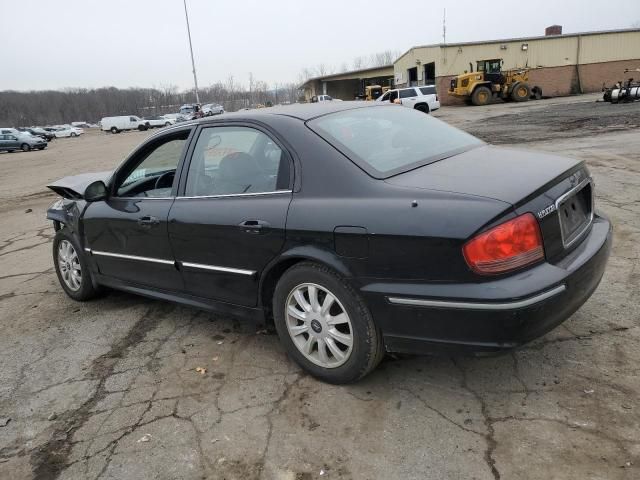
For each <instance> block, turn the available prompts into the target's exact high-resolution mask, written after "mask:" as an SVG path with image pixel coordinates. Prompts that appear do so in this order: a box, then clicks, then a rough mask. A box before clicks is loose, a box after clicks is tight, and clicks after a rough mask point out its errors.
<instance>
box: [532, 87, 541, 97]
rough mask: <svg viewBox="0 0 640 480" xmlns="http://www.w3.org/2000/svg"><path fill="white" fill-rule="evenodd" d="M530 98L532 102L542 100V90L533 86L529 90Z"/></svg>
mask: <svg viewBox="0 0 640 480" xmlns="http://www.w3.org/2000/svg"><path fill="white" fill-rule="evenodd" d="M531 98H532V99H533V100H540V99H542V89H541V88H540V87H538V86H535V87H533V88H532V89H531Z"/></svg>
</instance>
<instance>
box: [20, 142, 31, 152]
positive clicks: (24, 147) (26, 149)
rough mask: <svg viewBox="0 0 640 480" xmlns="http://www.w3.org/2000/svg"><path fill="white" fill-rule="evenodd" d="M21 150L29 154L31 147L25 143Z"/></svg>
mask: <svg viewBox="0 0 640 480" xmlns="http://www.w3.org/2000/svg"><path fill="white" fill-rule="evenodd" d="M20 148H21V149H22V151H23V152H28V151H29V150H31V147H30V146H29V144H28V143H23V144H22V145H20Z"/></svg>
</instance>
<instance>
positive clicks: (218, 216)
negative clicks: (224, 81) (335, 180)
mask: <svg viewBox="0 0 640 480" xmlns="http://www.w3.org/2000/svg"><path fill="white" fill-rule="evenodd" d="M290 171H291V159H290V155H289V154H288V152H286V151H285V149H284V148H283V147H282V145H280V144H279V143H278V142H276V141H275V140H274V139H273V138H272V137H271V135H270V134H269V133H268V132H267V131H266V130H263V129H261V128H259V127H256V126H248V125H240V124H234V125H220V126H213V127H206V128H202V129H201V131H200V133H199V135H198V139H197V141H196V143H195V146H194V148H193V153H192V155H191V161H190V162H189V165H188V169H187V173H186V178H185V179H183V187H182V188H183V189H184V196H178V197H177V198H176V201H175V203H174V204H173V206H172V207H171V211H170V212H169V240H170V242H171V246H172V248H173V251H174V253H175V257H176V260H177V262H178V265H179V266H180V268H181V272H182V276H183V281H184V285H185V291H186V292H188V293H190V294H192V295H197V296H200V297H205V298H210V299H215V300H218V301H223V302H229V303H234V304H237V305H244V306H254V305H256V304H257V295H258V279H259V276H260V274H261V273H262V270H263V269H264V267H265V266H266V265H267V264H268V263H269V261H271V260H272V259H273V258H274V257H275V256H276V255H277V254H278V252H280V250H281V249H282V246H283V245H284V241H285V223H286V218H287V210H288V208H289V203H290V201H291V195H292V194H291V190H290V188H291V185H290V178H291V176H290Z"/></svg>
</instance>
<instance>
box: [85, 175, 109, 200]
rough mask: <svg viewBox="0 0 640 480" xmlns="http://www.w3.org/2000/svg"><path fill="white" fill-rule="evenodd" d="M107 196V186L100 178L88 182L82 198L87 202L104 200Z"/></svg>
mask: <svg viewBox="0 0 640 480" xmlns="http://www.w3.org/2000/svg"><path fill="white" fill-rule="evenodd" d="M108 196H109V195H108V192H107V186H106V185H105V184H104V182H103V181H102V180H96V181H95V182H93V183H90V184H89V185H87V188H85V190H84V199H85V201H87V202H99V201H101V200H106V198H107V197H108Z"/></svg>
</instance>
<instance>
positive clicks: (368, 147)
mask: <svg viewBox="0 0 640 480" xmlns="http://www.w3.org/2000/svg"><path fill="white" fill-rule="evenodd" d="M308 125H309V127H311V129H312V130H313V131H315V132H316V133H317V134H319V135H320V136H321V137H322V138H324V139H325V140H326V141H328V142H329V143H330V144H332V145H333V146H334V147H335V148H337V149H338V150H339V151H340V152H342V153H343V154H344V155H345V156H346V157H348V158H350V159H351V160H352V161H353V162H354V163H356V164H357V165H359V166H360V167H361V168H362V169H363V170H365V171H366V172H367V173H369V174H370V175H371V176H373V177H375V178H387V177H390V176H392V175H395V174H397V173H401V172H404V171H407V170H410V169H412V168H415V167H418V166H420V165H426V164H428V163H432V162H435V161H438V160H441V159H443V158H446V157H449V156H452V155H455V154H457V153H461V152H464V151H466V150H470V149H471V148H475V147H478V146H480V145H483V142H482V141H481V140H478V139H477V138H475V137H474V136H472V135H469V134H468V133H465V132H463V131H461V130H458V129H457V128H454V127H452V126H450V125H448V124H446V123H444V122H442V121H440V120H438V119H436V118H434V117H432V116H431V115H425V114H424V113H422V112H419V111H417V110H414V109H411V108H401V107H399V106H383V105H381V106H377V107H368V108H356V109H353V110H345V111H342V112H336V113H332V114H329V115H324V116H322V117H319V118H316V119H314V120H311V121H310V122H308Z"/></svg>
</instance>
